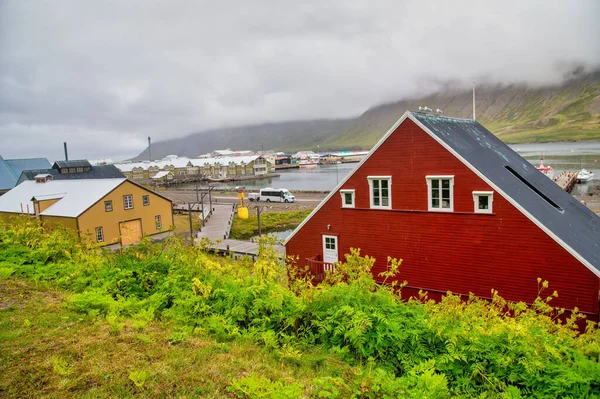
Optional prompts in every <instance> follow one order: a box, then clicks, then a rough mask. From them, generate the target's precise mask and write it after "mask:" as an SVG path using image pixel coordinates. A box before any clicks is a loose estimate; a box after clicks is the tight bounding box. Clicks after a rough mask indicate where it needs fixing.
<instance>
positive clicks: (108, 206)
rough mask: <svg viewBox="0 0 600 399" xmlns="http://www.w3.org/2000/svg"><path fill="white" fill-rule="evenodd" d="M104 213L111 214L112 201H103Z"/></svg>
mask: <svg viewBox="0 0 600 399" xmlns="http://www.w3.org/2000/svg"><path fill="white" fill-rule="evenodd" d="M104 211H105V212H112V200H108V201H104Z"/></svg>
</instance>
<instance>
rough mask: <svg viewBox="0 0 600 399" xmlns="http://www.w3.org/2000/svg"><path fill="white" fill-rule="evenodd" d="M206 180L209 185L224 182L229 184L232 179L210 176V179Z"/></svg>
mask: <svg viewBox="0 0 600 399" xmlns="http://www.w3.org/2000/svg"><path fill="white" fill-rule="evenodd" d="M207 180H208V181H209V182H210V183H224V182H229V181H231V180H232V179H231V178H228V177H212V176H210V177H208V178H207Z"/></svg>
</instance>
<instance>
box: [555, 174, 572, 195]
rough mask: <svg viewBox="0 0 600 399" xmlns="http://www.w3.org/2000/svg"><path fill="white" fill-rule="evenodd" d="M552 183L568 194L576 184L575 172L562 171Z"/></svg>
mask: <svg viewBox="0 0 600 399" xmlns="http://www.w3.org/2000/svg"><path fill="white" fill-rule="evenodd" d="M553 180H554V182H555V183H556V184H558V185H559V186H560V187H561V188H562V189H563V190H565V191H566V192H568V193H570V192H571V190H573V186H574V185H575V183H577V172H571V171H564V172H562V173H561V174H560V175H558V177H555V178H554V179H553Z"/></svg>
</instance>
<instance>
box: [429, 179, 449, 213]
mask: <svg viewBox="0 0 600 399" xmlns="http://www.w3.org/2000/svg"><path fill="white" fill-rule="evenodd" d="M425 178H426V180H427V202H428V206H427V209H428V210H430V211H439V212H454V176H425Z"/></svg>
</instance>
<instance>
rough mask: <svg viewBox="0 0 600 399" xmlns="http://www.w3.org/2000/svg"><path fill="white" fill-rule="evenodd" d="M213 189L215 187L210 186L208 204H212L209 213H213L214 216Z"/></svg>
mask: <svg viewBox="0 0 600 399" xmlns="http://www.w3.org/2000/svg"><path fill="white" fill-rule="evenodd" d="M212 188H213V186H211V185H210V184H209V185H208V202H209V204H210V211H209V213H211V214H212V211H213V207H212V194H211V191H212Z"/></svg>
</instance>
